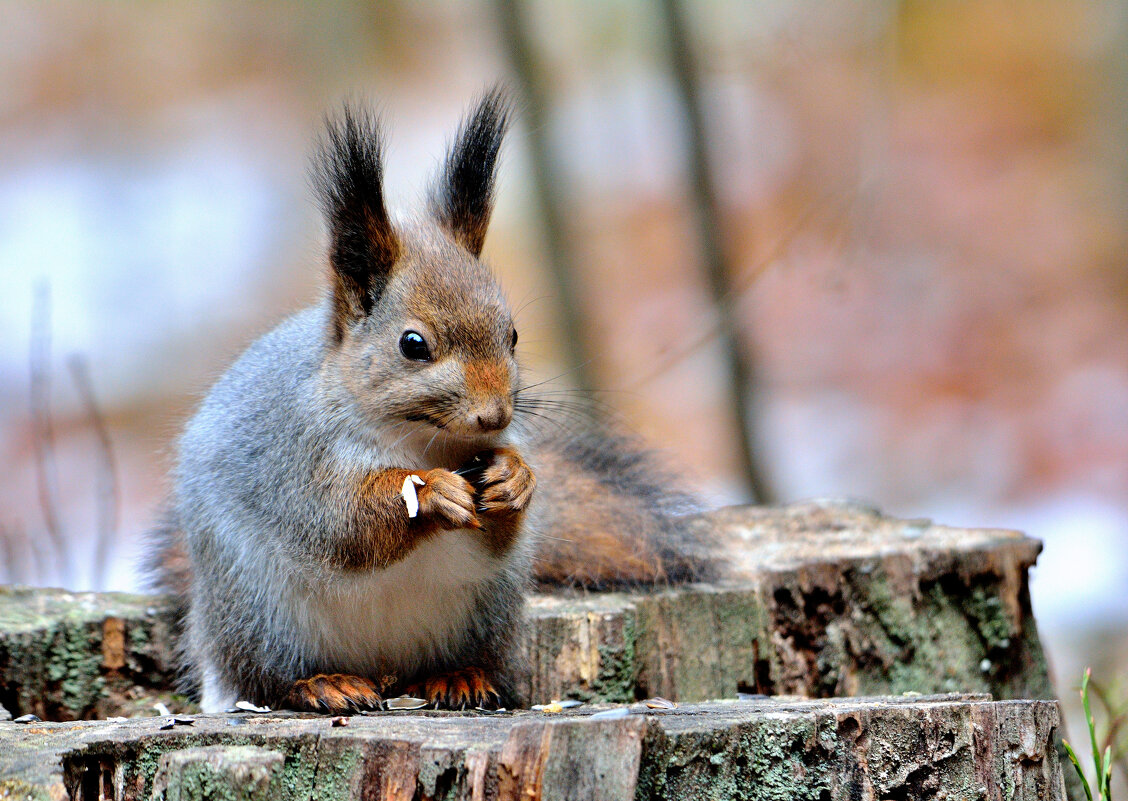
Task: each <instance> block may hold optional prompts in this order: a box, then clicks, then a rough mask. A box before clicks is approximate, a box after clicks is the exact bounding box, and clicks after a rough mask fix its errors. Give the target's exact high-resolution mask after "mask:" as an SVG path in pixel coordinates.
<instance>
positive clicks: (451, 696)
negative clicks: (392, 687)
mask: <svg viewBox="0 0 1128 801" xmlns="http://www.w3.org/2000/svg"><path fill="white" fill-rule="evenodd" d="M406 693H407V694H408V695H414V696H416V697H419V698H425V699H426V700H428V701H430V702H431V703H433V704H435V705H436V706H440V707H446V708H448V709H467V708H473V707H479V706H482V707H493V706H497V703H498V699H499V694H498V691H497V689H496V688H495V687H494V684H493V681H492V680H491V679H490V677H489V674H487V673H486V671H484V670H482V669H481V668H477V667H468V668H461V669H459V670H452V671H450V672H448V673H438V674H436V675H434V676H428V677H427V678H425V679H422V680H420V681H417V682H414V683H412V684H409V685H408V686H407V689H406Z"/></svg>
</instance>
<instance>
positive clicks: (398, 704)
mask: <svg viewBox="0 0 1128 801" xmlns="http://www.w3.org/2000/svg"><path fill="white" fill-rule="evenodd" d="M425 706H427V701H426V699H424V698H412V697H411V696H410V695H401V696H399V697H398V698H389V699H388V709H422V708H423V707H425Z"/></svg>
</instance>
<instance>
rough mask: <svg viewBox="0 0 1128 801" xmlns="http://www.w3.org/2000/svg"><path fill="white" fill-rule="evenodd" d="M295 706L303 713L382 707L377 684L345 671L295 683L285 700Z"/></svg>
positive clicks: (320, 674) (294, 707)
mask: <svg viewBox="0 0 1128 801" xmlns="http://www.w3.org/2000/svg"><path fill="white" fill-rule="evenodd" d="M286 700H287V703H288V704H289V706H290V707H291V708H292V709H297V710H299V711H302V712H336V713H339V712H352V711H358V710H361V709H374V708H376V707H377V706H379V704H380V701H381V700H382V699H381V698H380V691H379V690H378V689H377V687H376V684H375V683H373V682H371V681H369V680H368V679H365V678H361V677H360V676H349V675H347V674H344V673H330V674H326V673H319V674H317V675H316V676H312V677H310V678H308V679H300V680H298V681H296V682H294V687H293V689H291V690H290V695H289V697H288V698H287V699H286Z"/></svg>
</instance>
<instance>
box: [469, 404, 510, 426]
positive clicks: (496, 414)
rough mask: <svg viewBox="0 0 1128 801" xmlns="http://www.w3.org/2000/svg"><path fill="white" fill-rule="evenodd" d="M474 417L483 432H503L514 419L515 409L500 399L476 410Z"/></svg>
mask: <svg viewBox="0 0 1128 801" xmlns="http://www.w3.org/2000/svg"><path fill="white" fill-rule="evenodd" d="M474 416H475V422H476V423H477V425H478V428H479V429H481V430H482V431H501V430H502V429H503V428H505V427H506V426H508V425H509V422H510V421H511V420H512V419H513V407H512V406H511V405H510V404H509V403H506V402H505V401H504V400H500V399H498V400H496V401H494V402H492V403H490V404H488V405H484V406H482V407H480V408H478V409H477V410H475V412H474Z"/></svg>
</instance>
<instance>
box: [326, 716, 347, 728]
mask: <svg viewBox="0 0 1128 801" xmlns="http://www.w3.org/2000/svg"><path fill="white" fill-rule="evenodd" d="M329 725H330V726H348V725H349V719H348V718H346V717H336V718H333V719H332V720H330V721H329Z"/></svg>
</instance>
